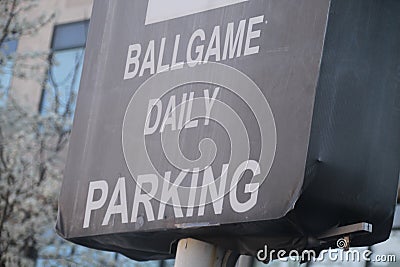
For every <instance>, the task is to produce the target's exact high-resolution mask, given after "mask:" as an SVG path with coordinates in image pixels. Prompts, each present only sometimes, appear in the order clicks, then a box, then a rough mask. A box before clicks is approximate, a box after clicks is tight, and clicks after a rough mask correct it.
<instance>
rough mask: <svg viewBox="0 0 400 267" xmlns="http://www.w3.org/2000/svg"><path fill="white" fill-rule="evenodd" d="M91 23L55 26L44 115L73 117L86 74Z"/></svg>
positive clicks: (43, 107) (82, 22) (44, 92)
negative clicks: (82, 79)
mask: <svg viewBox="0 0 400 267" xmlns="http://www.w3.org/2000/svg"><path fill="white" fill-rule="evenodd" d="M88 27H89V21H88V20H86V21H80V22H74V23H68V24H62V25H57V26H55V27H54V33H53V39H52V43H51V51H52V53H51V56H50V67H49V72H48V79H47V84H46V86H45V88H44V89H43V92H42V98H41V103H40V112H41V113H42V114H46V113H49V112H51V113H56V114H59V115H61V116H63V117H64V118H66V119H71V120H72V118H73V115H74V111H75V105H76V96H77V94H78V90H79V83H80V79H81V74H82V66H83V58H84V54H85V45H86V38H87V32H88Z"/></svg>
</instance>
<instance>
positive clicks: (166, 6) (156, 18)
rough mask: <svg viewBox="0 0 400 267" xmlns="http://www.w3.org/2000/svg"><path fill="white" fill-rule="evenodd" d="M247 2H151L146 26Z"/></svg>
mask: <svg viewBox="0 0 400 267" xmlns="http://www.w3.org/2000/svg"><path fill="white" fill-rule="evenodd" d="M247 1H248V0H194V1H193V0H149V3H148V6H147V13H146V22H145V25H148V24H152V23H156V22H161V21H166V20H170V19H175V18H179V17H183V16H187V15H191V14H196V13H200V12H203V11H207V10H211V9H216V8H220V7H224V6H229V5H234V4H238V3H242V2H247Z"/></svg>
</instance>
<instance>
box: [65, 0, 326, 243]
mask: <svg viewBox="0 0 400 267" xmlns="http://www.w3.org/2000/svg"><path fill="white" fill-rule="evenodd" d="M328 9H329V0H303V1H301V4H300V3H299V1H297V0H218V1H208V0H207V1H206V0H201V1H194V2H193V3H192V2H189V1H183V0H169V1H165V0H163V1H162V0H148V1H130V0H112V1H108V0H99V1H95V5H94V10H93V17H92V20H91V26H90V31H89V41H88V46H87V50H86V56H85V66H84V70H83V76H82V77H83V78H82V82H81V88H80V91H79V96H78V102H77V109H76V113H75V121H74V127H73V131H72V135H71V141H70V150H69V156H68V160H67V166H66V170H65V177H64V181H63V186H62V192H61V196H60V210H59V221H58V225H57V229H58V231H59V232H60V233H61V235H63V236H64V237H66V238H77V237H88V236H95V235H96V236H98V235H106V234H118V233H127V232H149V231H153V232H154V231H165V230H168V229H183V228H184V229H189V228H199V227H207V226H215V225H221V227H223V225H225V224H230V223H242V222H249V221H265V220H272V219H277V218H281V217H283V216H284V215H285V214H286V213H287V212H288V211H290V210H291V209H292V208H293V206H294V204H295V203H296V201H297V199H298V197H299V194H300V190H301V187H302V185H303V177H304V170H305V162H306V156H307V148H308V139H309V136H310V127H311V119H312V111H313V104H314V97H315V90H316V84H317V78H318V73H319V66H320V61H321V54H322V47H323V40H324V37H325V28H326V23H327V14H328ZM304 14H307V15H306V16H305V15H304Z"/></svg>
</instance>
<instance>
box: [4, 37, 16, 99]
mask: <svg viewBox="0 0 400 267" xmlns="http://www.w3.org/2000/svg"><path fill="white" fill-rule="evenodd" d="M17 46H18V41H17V40H9V41H5V42H4V43H2V44H0V105H4V104H5V102H6V100H7V96H8V91H9V89H10V85H11V77H12V74H13V68H14V62H15V52H16V51H17Z"/></svg>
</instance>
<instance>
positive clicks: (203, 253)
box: [174, 238, 239, 267]
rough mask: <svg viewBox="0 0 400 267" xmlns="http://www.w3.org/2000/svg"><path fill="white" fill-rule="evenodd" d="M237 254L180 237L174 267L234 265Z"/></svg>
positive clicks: (227, 266)
mask: <svg viewBox="0 0 400 267" xmlns="http://www.w3.org/2000/svg"><path fill="white" fill-rule="evenodd" d="M238 258H239V254H237V253H234V252H232V251H230V250H225V249H222V248H219V247H217V246H215V245H212V244H209V243H206V242H203V241H199V240H196V239H192V238H186V239H181V240H180V241H179V243H178V248H177V252H176V258H175V265H174V266H175V267H187V266H191V267H234V266H235V265H236V262H237V259H238Z"/></svg>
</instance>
